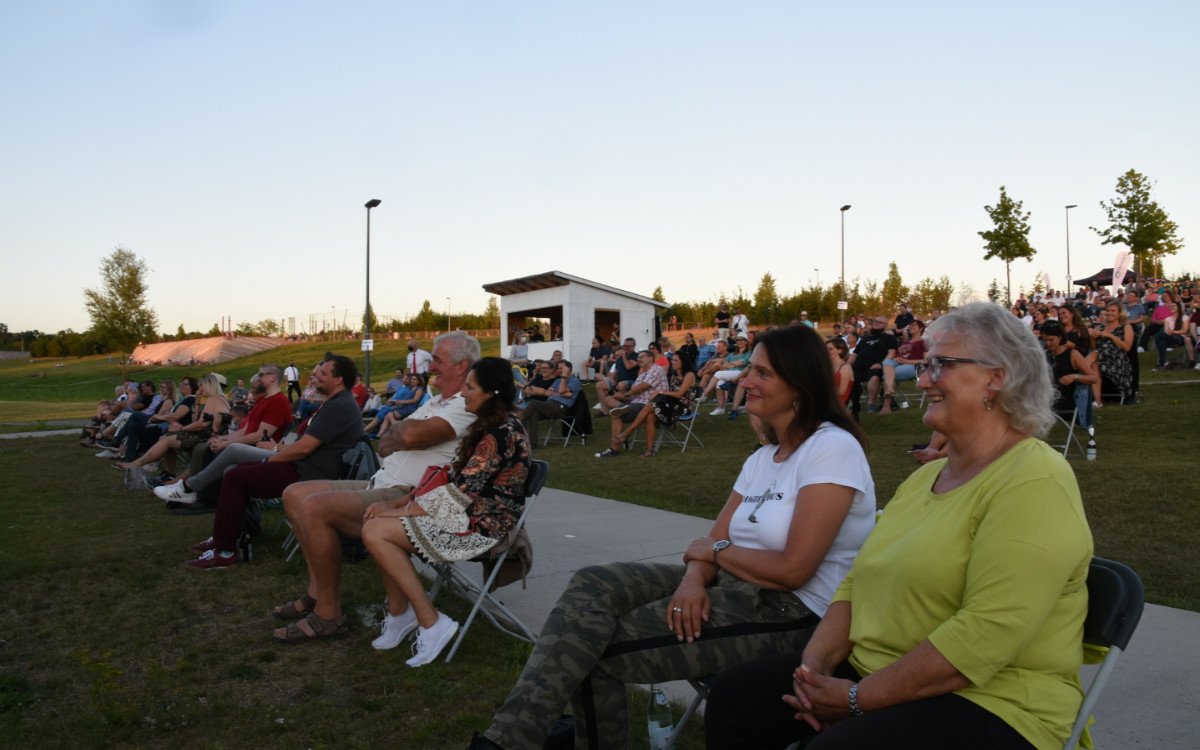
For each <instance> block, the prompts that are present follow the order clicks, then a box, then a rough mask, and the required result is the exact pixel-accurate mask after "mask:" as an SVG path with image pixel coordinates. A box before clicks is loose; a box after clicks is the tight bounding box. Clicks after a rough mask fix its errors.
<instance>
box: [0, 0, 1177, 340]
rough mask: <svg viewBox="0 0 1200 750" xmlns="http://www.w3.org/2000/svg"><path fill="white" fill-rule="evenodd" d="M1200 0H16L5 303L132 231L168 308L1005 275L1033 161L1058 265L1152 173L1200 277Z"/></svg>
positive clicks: (90, 270)
mask: <svg viewBox="0 0 1200 750" xmlns="http://www.w3.org/2000/svg"><path fill="white" fill-rule="evenodd" d="M1197 28H1200V3H1196V2H1194V1H1191V2H1183V1H1180V2H1165V1H1163V2H1156V1H1154V0H1150V1H1149V2H1144V3H1139V4H1130V3H1116V2H1051V3H1047V2H1037V3H1033V2H1009V3H1003V4H1000V5H997V4H981V3H964V2H961V0H959V1H958V2H916V3H895V2H860V3H854V4H838V3H817V2H799V1H795V2H756V1H754V0H747V1H746V2H708V1H705V0H688V1H687V2H644V1H643V2H604V3H596V2H592V3H584V2H563V1H562V0H557V1H554V2H550V1H544V2H535V1H533V0H523V1H521V2H517V1H515V0H476V1H474V2H452V1H441V0H439V1H438V2H420V3H417V2H359V3H354V4H349V5H348V4H332V3H324V2H296V1H295V0H293V1H292V2H234V1H233V0H226V1H224V2H219V1H217V2H214V1H204V0H193V1H191V2H184V1H182V0H172V1H171V2H168V1H167V0H125V1H121V0H106V1H105V2H84V1H83V0H75V1H72V2H55V1H54V0H47V1H45V2H41V1H39V2H6V3H3V4H2V5H0V70H2V71H3V74H2V76H0V113H2V116H0V142H2V144H3V146H2V147H0V207H2V208H0V211H2V214H0V251H2V252H3V260H4V273H3V274H2V275H0V322H4V323H7V324H8V326H9V328H10V330H23V329H29V328H38V329H40V330H42V331H47V332H54V331H57V330H60V329H64V328H68V327H70V328H73V329H75V330H85V329H86V328H88V326H89V320H88V317H87V314H86V312H85V310H84V308H83V289H84V288H85V287H89V286H93V287H95V286H99V284H100V277H99V272H98V268H99V262H100V260H101V258H103V257H104V256H105V255H107V254H108V253H110V252H111V251H112V249H113V248H114V247H115V246H117V245H124V246H126V247H128V248H129V249H131V250H133V251H134V252H135V253H137V254H139V255H140V256H142V257H143V258H145V259H146V261H147V263H148V264H149V266H150V267H151V269H152V270H153V273H152V274H151V276H150V294H149V301H150V303H151V305H152V306H153V307H154V308H155V310H156V311H157V313H158V316H159V322H160V326H159V327H160V329H161V330H166V331H168V332H174V330H175V328H176V327H177V326H178V325H179V324H180V323H182V324H183V325H184V326H185V327H186V328H187V329H189V330H195V329H200V330H206V329H207V328H209V327H210V326H211V325H212V324H213V323H216V322H217V321H218V320H219V319H220V317H221V316H222V315H229V316H232V317H233V319H234V321H235V323H236V322H238V321H250V322H256V321H259V320H261V319H264V318H274V319H281V318H287V317H295V318H296V319H297V325H298V326H301V325H303V326H305V327H307V324H308V320H309V315H310V314H322V313H329V311H330V310H331V308H336V309H337V310H338V315H339V317H340V316H341V315H342V314H344V311H345V310H347V309H352V311H353V312H351V314H350V319H351V320H352V321H353V320H355V319H356V318H357V317H358V316H359V315H361V309H362V305H363V294H364V280H363V271H364V264H365V263H364V256H365V252H364V249H365V223H366V222H365V218H366V217H365V214H366V209H365V208H363V203H364V202H366V201H367V200H368V199H370V198H379V199H381V200H382V201H383V203H382V205H381V206H380V207H379V208H377V209H375V210H374V211H372V222H371V227H372V237H371V256H372V276H371V278H372V295H371V296H372V302H373V303H374V307H375V310H376V313H377V314H379V315H395V316H403V315H405V314H413V313H415V312H417V311H418V310H419V309H420V307H421V304H422V301H423V300H425V299H429V300H430V301H431V303H432V304H433V307H434V309H437V310H444V309H445V306H446V297H450V298H451V308H452V312H454V311H459V310H468V311H472V312H482V310H483V308H484V306H485V305H486V302H487V295H486V293H484V292H483V291H482V289H481V286H482V285H483V284H485V283H488V282H492V281H499V280H503V279H508V278H514V277H518V276H524V275H528V274H533V273H539V272H542V271H548V270H552V269H557V270H561V271H565V272H567V273H570V274H573V275H577V276H582V277H585V278H590V279H593V280H596V281H598V282H601V283H605V284H610V285H612V286H616V287H619V288H623V289H628V290H630V291H633V292H637V293H640V294H645V295H649V294H650V293H651V291H652V290H653V289H654V287H655V286H658V285H660V284H661V285H662V287H663V290H664V292H665V294H666V297H667V300H668V301H673V300H692V301H697V300H706V299H714V298H716V297H717V295H719V294H720V293H721V292H729V293H732V292H735V291H736V290H737V288H738V287H739V286H740V287H742V289H743V290H745V291H746V293H747V294H752V293H753V291H754V289H755V288H756V287H757V285H758V282H759V279H760V278H761V277H762V275H763V273H764V272H767V271H769V272H770V273H771V274H773V275H774V277H775V278H776V281H777V286H778V289H779V291H780V292H781V293H790V292H792V291H796V290H798V289H800V288H801V287H806V286H810V285H812V284H814V283H816V281H817V272H816V271H815V270H814V269H820V271H819V273H820V283H821V284H822V285H824V286H828V285H829V284H831V283H833V282H834V281H835V279H836V277H837V275H838V272H839V247H840V245H839V243H840V234H839V227H840V225H839V213H838V208H839V207H840V206H841V205H842V204H845V203H849V204H851V205H852V206H853V208H852V209H851V210H850V211H848V212H847V214H846V277H847V280H848V281H849V280H850V279H853V278H854V277H855V276H860V277H864V278H873V279H876V280H882V278H883V277H884V276H885V275H886V273H887V266H888V263H889V262H890V261H895V262H897V263H898V264H899V268H900V272H901V274H902V276H903V278H904V279H905V280H906V281H908V282H910V283H912V282H916V281H918V280H919V279H920V278H922V277H925V276H933V277H937V276H940V275H942V274H948V275H949V276H950V277H951V278H952V280H953V281H954V282H955V283H956V284H958V283H961V282H964V281H965V282H968V283H970V284H972V285H973V286H974V287H975V289H976V290H977V291H978V292H979V293H981V294H982V292H983V291H984V290H985V288H986V286H987V284H988V283H989V282H990V281H991V279H992V278H997V279H999V280H1000V282H1001V283H1002V284H1003V281H1004V265H1003V263H1002V262H1000V261H986V262H985V261H983V260H982V257H983V252H984V251H983V249H982V244H983V242H982V240H981V238H980V237H978V235H977V234H976V232H978V231H979V230H981V229H986V228H988V226H989V224H988V220H987V216H986V214H985V213H984V211H983V206H984V204H992V203H995V201H996V199H997V197H998V195H999V187H1000V185H1006V186H1007V188H1008V191H1009V194H1010V195H1012V196H1013V197H1014V198H1015V199H1017V200H1022V201H1024V204H1025V208H1026V209H1028V210H1030V211H1032V214H1033V215H1032V217H1031V222H1032V226H1033V232H1032V234H1031V241H1032V243H1033V245H1034V247H1036V248H1037V249H1038V251H1039V252H1038V255H1037V256H1036V257H1035V258H1034V260H1033V262H1032V263H1026V262H1024V261H1018V262H1017V263H1016V264H1014V266H1013V271H1014V276H1013V279H1014V284H1013V287H1014V291H1015V290H1016V288H1017V286H1018V284H1019V283H1024V284H1025V285H1026V286H1027V287H1028V286H1029V285H1030V284H1031V282H1032V280H1033V279H1034V278H1035V276H1040V274H1041V273H1042V272H1049V273H1050V274H1051V277H1052V279H1053V281H1054V284H1055V286H1060V285H1061V284H1062V282H1063V280H1064V277H1065V275H1066V230H1065V225H1064V209H1063V207H1064V205H1066V204H1070V203H1075V204H1078V205H1079V207H1078V208H1076V209H1074V210H1072V211H1071V225H1070V226H1071V233H1070V241H1071V245H1070V247H1071V271H1072V273H1073V275H1074V276H1075V277H1076V278H1082V277H1083V276H1086V275H1089V274H1091V273H1093V272H1094V271H1096V270H1099V269H1100V268H1101V267H1104V266H1110V265H1111V264H1112V259H1113V257H1114V255H1115V253H1116V252H1117V250H1118V249H1120V248H1117V247H1113V246H1101V245H1100V244H1099V240H1098V238H1097V237H1096V235H1095V233H1093V232H1092V231H1090V230H1089V229H1088V227H1089V226H1099V225H1101V224H1102V222H1103V220H1104V217H1103V214H1102V212H1101V210H1100V207H1099V205H1098V204H1099V201H1101V200H1107V199H1111V198H1112V197H1113V196H1114V192H1113V189H1114V186H1115V184H1116V180H1117V177H1118V176H1119V175H1120V174H1122V173H1123V172H1125V171H1126V170H1128V169H1130V168H1134V169H1137V170H1139V171H1141V172H1142V173H1144V174H1146V175H1147V176H1149V177H1150V178H1152V179H1153V180H1155V181H1157V187H1156V189H1155V193H1154V196H1155V198H1156V199H1157V200H1158V201H1159V202H1160V204H1162V206H1163V207H1164V208H1165V209H1166V210H1167V211H1168V212H1169V213H1170V215H1171V216H1172V218H1174V219H1175V220H1176V221H1177V222H1178V224H1179V231H1180V235H1181V236H1182V237H1183V239H1184V242H1185V245H1186V246H1185V248H1184V250H1183V251H1182V252H1181V254H1180V255H1178V256H1176V257H1175V258H1171V259H1168V261H1167V268H1168V271H1170V272H1172V273H1174V272H1180V271H1186V270H1191V271H1193V272H1195V271H1197V270H1200V263H1198V262H1197V258H1198V257H1200V256H1198V255H1197V252H1198V249H1200V159H1198V158H1197V156H1198V146H1197V143H1198V141H1200V138H1198V136H1197V130H1198V128H1197V125H1198V121H1200V118H1198V117H1197V115H1198V112H1197V109H1198V97H1197V92H1198V89H1197V81H1198V80H1200V75H1198V74H1200V70H1198V68H1200V65H1198V62H1200V53H1198V52H1197V46H1196V42H1195V31H1196V29H1197Z"/></svg>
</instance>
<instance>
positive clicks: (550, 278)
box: [483, 271, 670, 309]
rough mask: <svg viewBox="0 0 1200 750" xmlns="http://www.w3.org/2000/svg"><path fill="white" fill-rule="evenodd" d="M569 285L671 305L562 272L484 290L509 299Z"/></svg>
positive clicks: (488, 286) (490, 285)
mask: <svg viewBox="0 0 1200 750" xmlns="http://www.w3.org/2000/svg"><path fill="white" fill-rule="evenodd" d="M568 284H583V285H584V286H590V287H594V288H596V289H603V290H604V291H606V292H612V293H613V294H619V295H621V296H623V297H629V298H630V299H635V300H637V301H638V302H644V303H646V304H648V305H653V306H655V307H660V308H663V309H665V308H668V307H670V305H668V304H667V303H666V302H659V301H658V300H656V299H652V298H650V297H643V296H642V295H640V294H634V293H633V292H627V291H625V290H624V289H617V288H616V287H611V286H606V285H604V284H600V283H597V282H595V281H588V280H587V279H581V278H579V277H578V276H572V275H570V274H567V273H563V272H562V271H546V272H545V273H538V274H534V275H533V276H522V277H521V278H519V279H509V280H508V281H494V282H492V283H490V284H484V285H483V289H484V291H486V292H491V293H492V294H496V295H499V296H501V297H507V296H509V295H511V294H521V293H523V292H533V291H537V290H539V289H551V288H553V287H556V286H567V285H568Z"/></svg>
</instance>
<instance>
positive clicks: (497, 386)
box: [451, 357, 517, 474]
mask: <svg viewBox="0 0 1200 750" xmlns="http://www.w3.org/2000/svg"><path fill="white" fill-rule="evenodd" d="M471 372H473V373H475V382H476V384H478V386H479V388H480V389H481V390H484V391H490V392H491V393H492V397H491V398H489V399H488V400H487V401H485V402H484V403H483V404H482V405H481V406H480V407H479V411H477V412H475V421H474V422H472V423H471V426H470V427H468V428H467V434H466V435H463V439H462V442H460V443H459V444H458V453H457V454H455V456H454V464H453V466H452V467H451V468H453V469H454V473H455V474H457V473H458V472H460V471H462V469H463V467H464V466H466V465H467V462H468V461H470V460H471V456H472V455H473V454H474V453H475V448H476V446H478V445H479V441H481V440H483V438H484V436H485V435H487V434H488V433H489V432H491V431H492V430H494V429H496V428H497V427H499V426H500V425H501V424H503V423H504V422H505V421H507V420H508V417H509V415H510V414H512V411H513V402H514V401H515V400H516V398H517V387H516V384H515V383H513V374H512V365H511V364H509V362H508V360H507V359H502V358H500V357H484V358H483V359H481V360H479V361H478V362H476V363H475V364H473V365H471Z"/></svg>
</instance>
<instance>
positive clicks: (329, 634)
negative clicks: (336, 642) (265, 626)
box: [275, 612, 348, 642]
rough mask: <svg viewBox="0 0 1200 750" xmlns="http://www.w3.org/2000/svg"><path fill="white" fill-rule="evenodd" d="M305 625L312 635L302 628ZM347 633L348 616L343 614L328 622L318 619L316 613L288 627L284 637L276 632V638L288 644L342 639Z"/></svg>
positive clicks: (311, 613)
mask: <svg viewBox="0 0 1200 750" xmlns="http://www.w3.org/2000/svg"><path fill="white" fill-rule="evenodd" d="M304 624H307V625H308V627H309V630H311V631H312V632H311V633H310V632H307V631H305V630H304V629H303V628H301V625H304ZM347 633H348V631H347V630H346V615H344V614H343V615H341V616H340V617H338V618H336V619H334V620H326V619H324V618H322V617H318V616H317V613H316V612H309V613H308V615H306V616H305V617H304V619H302V620H300V621H298V622H293V623H291V624H290V625H288V626H287V628H285V629H284V631H283V635H282V636H281V635H280V634H279V632H278V631H276V634H275V638H276V640H280V641H287V642H296V641H313V640H321V639H324V638H341V637H343V636H345V635H347Z"/></svg>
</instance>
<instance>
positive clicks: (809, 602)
mask: <svg viewBox="0 0 1200 750" xmlns="http://www.w3.org/2000/svg"><path fill="white" fill-rule="evenodd" d="M778 450H779V449H778V447H777V446H765V447H763V448H759V449H758V450H757V451H755V453H754V455H752V456H750V458H748V459H746V463H745V464H743V465H742V473H741V474H740V475H738V478H737V482H735V483H734V485H733V489H734V491H735V492H737V493H738V494H739V495H741V496H742V503H741V505H740V506H738V508H737V510H735V511H734V513H733V518H732V519H730V522H729V541H731V542H733V544H735V545H737V546H739V547H748V548H750V549H765V550H773V551H782V550H783V549H784V547H786V546H787V537H788V529H789V528H790V526H791V523H792V512H793V510H794V509H795V507H796V496H797V494H798V493H799V492H800V488H802V487H806V486H808V485H810V484H837V485H841V486H843V487H850V488H852V489H853V490H854V499H853V501H851V503H850V512H849V513H847V514H846V520H845V521H843V522H842V528H841V529H840V530H839V531H838V534H837V537H836V538H834V540H833V544H832V545H831V546H830V548H829V552H828V553H827V554H826V555H825V559H824V560H823V561H822V562H821V565H820V566H819V567H818V568H817V572H816V573H815V574H814V575H813V577H812V578H810V579H809V580H808V582H807V583H805V584H804V585H803V586H801V587H800V588H798V589H796V590H795V592H794V593H795V594H796V596H798V597H800V600H801V601H803V602H804V604H805V606H807V607H808V608H809V609H811V610H812V611H813V612H815V613H816V614H818V615H820V616H822V617H824V616H825V612H826V610H828V609H829V602H830V600H831V599H833V594H834V592H835V591H836V590H837V587H838V585H839V584H841V582H842V579H843V578H845V577H846V574H847V573H849V572H850V565H851V564H852V563H853V562H854V557H855V555H857V554H858V549H859V547H861V546H862V543H863V541H864V540H866V538H867V535H868V534H870V533H871V530H872V529H873V528H875V482H874V480H872V479H871V467H870V466H869V465H868V464H867V456H866V454H865V453H863V449H862V446H861V445H859V444H858V441H857V440H855V439H854V436H853V435H851V434H850V433H848V432H846V431H845V430H843V429H842V428H840V427H835V426H834V425H832V424H830V423H828V422H825V423H823V424H822V425H821V426H820V427H819V428H817V431H816V432H815V433H813V435H812V436H811V437H809V438H808V440H805V441H804V444H803V445H801V446H800V447H799V448H798V449H797V450H796V451H795V452H794V453H793V454H792V455H791V456H789V457H788V458H787V460H786V461H783V462H782V463H776V462H775V454H776V452H777V451H778Z"/></svg>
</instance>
